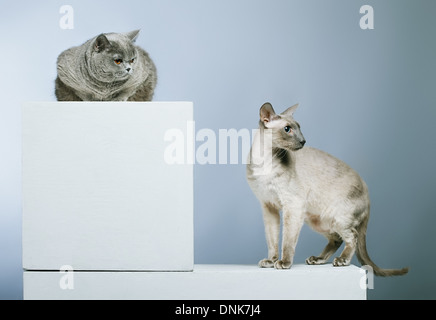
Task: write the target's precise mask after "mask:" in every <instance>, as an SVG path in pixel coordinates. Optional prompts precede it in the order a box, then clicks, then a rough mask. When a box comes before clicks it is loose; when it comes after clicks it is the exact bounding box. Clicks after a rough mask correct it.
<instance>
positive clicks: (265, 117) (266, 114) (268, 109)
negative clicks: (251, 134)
mask: <svg viewBox="0 0 436 320" xmlns="http://www.w3.org/2000/svg"><path fill="white" fill-rule="evenodd" d="M259 113H260V121H262V122H263V123H265V124H266V123H267V122H270V121H271V120H272V119H273V117H274V116H275V115H276V112H275V111H274V109H273V107H272V105H271V103H269V102H266V103H264V104H263V105H262V107H260V112H259Z"/></svg>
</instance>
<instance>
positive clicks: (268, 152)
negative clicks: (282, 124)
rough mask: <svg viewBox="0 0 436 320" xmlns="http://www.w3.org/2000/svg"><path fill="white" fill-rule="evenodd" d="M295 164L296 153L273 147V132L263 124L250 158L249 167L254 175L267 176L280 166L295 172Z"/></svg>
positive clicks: (255, 138)
mask: <svg viewBox="0 0 436 320" xmlns="http://www.w3.org/2000/svg"><path fill="white" fill-rule="evenodd" d="M294 164H295V155H294V152H292V151H289V150H285V149H282V148H278V147H275V146H273V136H272V131H271V130H270V129H266V128H265V126H264V125H263V124H262V123H261V124H260V125H259V130H258V131H257V132H256V134H255V136H254V138H253V145H252V147H251V150H250V154H249V158H248V166H249V167H250V170H252V171H253V174H254V175H261V174H267V173H270V172H272V171H273V169H274V168H277V167H278V166H280V167H286V168H288V169H289V170H293V168H294Z"/></svg>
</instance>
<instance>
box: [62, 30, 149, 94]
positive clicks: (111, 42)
mask: <svg viewBox="0 0 436 320" xmlns="http://www.w3.org/2000/svg"><path fill="white" fill-rule="evenodd" d="M138 33H139V30H135V31H132V32H128V33H106V34H100V35H98V36H96V37H94V38H92V39H90V40H88V41H86V42H85V43H84V44H82V45H81V46H78V47H73V48H70V49H68V50H65V51H64V52H62V53H61V54H60V55H59V57H58V61H57V73H58V76H57V78H56V80H55V95H56V98H57V100H58V101H151V100H152V98H153V93H154V88H155V86H156V81H157V75H156V67H155V65H154V63H153V61H152V60H151V59H150V57H149V55H148V53H147V52H146V51H144V50H143V49H142V48H140V47H138V46H136V45H135V44H134V42H135V40H136V38H137V36H138ZM132 59H133V61H132ZM115 61H117V62H115ZM117 63H118V64H117Z"/></svg>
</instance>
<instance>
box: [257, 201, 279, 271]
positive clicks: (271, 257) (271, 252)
mask: <svg viewBox="0 0 436 320" xmlns="http://www.w3.org/2000/svg"><path fill="white" fill-rule="evenodd" d="M262 212H263V222H264V225H265V237H266V243H267V245H268V258H266V259H262V260H260V261H259V263H258V265H259V267H261V268H272V267H274V263H275V262H276V261H277V260H278V259H279V237H280V213H279V209H278V208H277V207H276V206H274V205H273V204H271V203H270V202H264V203H262Z"/></svg>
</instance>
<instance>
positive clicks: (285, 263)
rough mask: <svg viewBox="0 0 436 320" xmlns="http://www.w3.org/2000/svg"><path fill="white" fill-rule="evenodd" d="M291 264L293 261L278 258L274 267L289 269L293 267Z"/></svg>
mask: <svg viewBox="0 0 436 320" xmlns="http://www.w3.org/2000/svg"><path fill="white" fill-rule="evenodd" d="M291 265H292V262H289V261H283V260H277V261H276V262H275V263H274V268H276V269H289V268H290V267H291Z"/></svg>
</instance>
